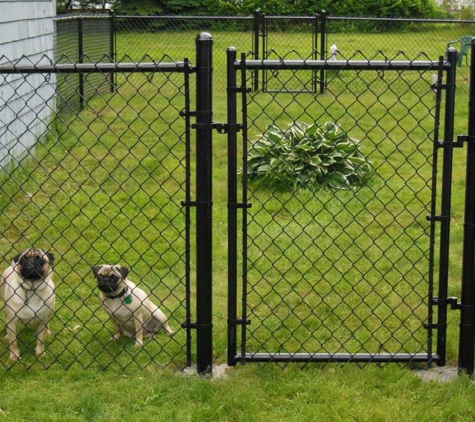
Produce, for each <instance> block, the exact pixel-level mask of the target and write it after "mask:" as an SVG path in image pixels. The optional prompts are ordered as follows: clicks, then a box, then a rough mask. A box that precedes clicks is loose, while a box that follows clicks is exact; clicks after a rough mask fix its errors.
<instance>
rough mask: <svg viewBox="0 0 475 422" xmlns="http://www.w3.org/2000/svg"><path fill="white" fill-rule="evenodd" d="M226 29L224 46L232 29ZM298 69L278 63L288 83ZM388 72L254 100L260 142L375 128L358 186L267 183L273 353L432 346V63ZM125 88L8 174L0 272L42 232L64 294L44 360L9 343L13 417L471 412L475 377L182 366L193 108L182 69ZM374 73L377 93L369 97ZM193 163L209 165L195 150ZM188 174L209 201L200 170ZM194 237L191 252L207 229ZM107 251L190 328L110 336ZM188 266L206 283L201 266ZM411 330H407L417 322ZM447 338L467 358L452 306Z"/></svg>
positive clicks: (265, 319) (222, 309) (7, 395)
mask: <svg viewBox="0 0 475 422" xmlns="http://www.w3.org/2000/svg"><path fill="white" fill-rule="evenodd" d="M188 35H190V38H189V40H188V44H187V45H189V48H190V53H189V54H187V55H185V56H184V57H186V56H188V55H191V54H193V40H194V38H195V37H196V34H188ZM175 38H176V40H175V41H176V42H178V43H179V42H183V41H180V40H179V37H178V36H177V37H175ZM235 38H236V39H240V38H239V37H235ZM169 39H170V38H169ZM215 39H216V44H219V42H220V41H219V37H218V36H217V35H216V36H215ZM170 48H171V47H170ZM215 49H216V50H217V51H216V54H215V61H216V62H218V63H221V62H222V61H223V60H224V54H223V50H222V48H220V47H219V45H215ZM215 73H216V80H217V81H218V80H220V78H222V79H221V80H224V76H223V74H222V73H221V71H219V67H218V66H216V68H215ZM297 75H298V74H297ZM285 77H286V76H284V75H282V74H278V75H276V76H275V78H274V82H275V81H277V82H278V81H279V80H283V79H285ZM367 78H370V79H367ZM373 78H374V75H372V76H364V75H360V76H358V77H357V78H356V80H354V81H353V82H349V81H351V80H352V79H353V77H352V76H351V75H347V74H340V75H334V76H331V78H330V83H329V89H328V92H327V93H326V94H324V95H322V96H317V97H314V96H312V95H308V94H301V95H298V96H296V97H294V96H293V95H290V94H272V93H268V94H256V95H253V96H252V97H250V99H249V106H250V111H251V113H250V119H251V120H250V126H249V129H250V137H251V138H252V137H253V136H256V135H257V134H258V133H260V132H262V131H263V130H264V129H265V125H266V124H267V123H269V122H271V121H272V122H275V123H278V124H281V125H282V126H285V125H286V124H287V123H289V122H290V121H291V120H292V119H294V118H299V119H303V120H306V121H311V119H315V120H326V119H328V120H336V121H338V122H339V124H341V125H342V127H344V128H345V129H348V130H349V131H350V134H351V136H353V137H355V138H358V139H361V140H362V142H363V150H364V151H365V153H367V154H368V156H369V158H370V160H371V161H372V163H373V165H374V167H375V170H376V172H375V176H374V177H373V178H372V180H371V181H370V182H369V184H368V185H367V186H366V187H365V188H363V189H361V190H359V191H357V192H338V193H336V194H333V193H331V192H328V191H321V192H319V194H318V196H317V197H315V196H314V195H311V194H309V193H306V192H299V193H298V194H297V195H295V196H293V195H289V194H275V193H273V192H269V191H267V190H265V189H256V188H254V187H252V188H251V190H250V198H249V199H250V201H251V202H252V203H253V208H251V210H250V231H249V236H250V237H249V238H250V240H251V242H250V249H249V256H250V261H249V262H250V274H249V275H250V282H251V287H252V288H251V292H250V298H249V301H248V305H249V308H248V311H249V314H250V316H251V319H252V324H251V326H250V327H249V330H250V332H251V333H252V335H251V342H250V344H249V347H250V348H251V351H256V350H258V349H259V348H260V347H264V349H266V350H269V351H271V352H275V351H282V350H285V351H289V352H295V351H300V348H301V346H302V344H303V345H304V348H305V350H306V351H310V352H315V351H319V350H322V348H323V350H327V351H329V352H336V351H339V349H338V347H342V348H343V349H344V350H346V351H351V352H355V351H361V348H362V347H363V348H368V351H386V350H387V349H389V348H392V347H396V348H397V347H398V345H400V344H401V341H402V342H403V343H404V345H405V346H404V347H409V348H410V350H407V351H409V352H413V351H417V350H414V349H413V348H418V347H425V340H426V336H427V332H426V331H425V330H422V329H421V324H422V322H423V321H425V320H426V318H427V306H426V301H427V295H428V285H427V271H428V263H427V254H428V227H429V226H428V222H427V220H425V217H426V213H427V211H428V210H427V204H428V203H429V200H430V191H429V187H430V182H431V177H432V174H431V167H430V164H431V162H432V161H431V160H432V155H431V148H432V146H431V144H430V142H428V141H427V139H428V138H429V134H430V133H431V130H432V126H431V124H432V125H433V113H434V108H433V107H434V97H433V94H432V93H431V91H430V89H428V84H429V83H430V75H426V74H424V75H419V74H418V75H415V76H414V75H412V76H407V77H406V76H405V77H404V78H407V79H405V82H403V83H402V85H401V86H400V87H399V88H400V89H401V93H399V91H396V92H393V93H392V92H389V91H388V90H387V87H388V86H392V87H395V86H397V84H398V82H396V80H395V79H392V78H394V77H393V76H391V75H385V79H384V80H383V79H379V78H374V79H373ZM294 81H295V78H294ZM119 83H120V86H119V90H118V94H117V95H110V96H106V97H103V98H95V99H94V100H93V101H91V102H90V103H89V104H88V107H87V108H86V109H85V110H84V111H83V112H82V113H81V114H80V115H79V116H78V118H75V119H71V120H68V121H63V122H61V121H59V122H56V124H55V127H51V134H50V136H49V139H48V140H47V141H46V142H45V143H44V144H42V145H38V148H37V149H36V151H35V155H34V156H31V157H28V158H27V159H25V160H24V161H23V162H22V163H21V166H19V167H18V168H17V169H16V170H14V171H12V172H10V173H9V174H7V175H5V176H4V178H3V179H2V195H1V196H0V206H1V210H2V211H1V218H2V226H3V227H4V236H3V237H2V258H3V266H6V265H8V262H9V260H10V259H11V256H12V255H13V253H14V252H16V251H17V250H21V249H22V248H23V247H26V246H29V245H30V244H38V245H39V246H41V247H45V248H46V249H51V250H53V252H55V253H56V254H57V256H58V262H57V266H56V274H57V275H56V281H57V286H58V288H57V295H58V307H57V312H56V313H55V317H54V319H53V322H52V328H53V331H54V335H53V336H52V337H50V338H49V339H48V342H49V344H48V348H47V355H46V356H45V357H44V358H42V359H41V360H40V361H39V362H38V361H37V360H36V359H35V358H34V356H33V349H34V344H33V343H34V336H33V334H32V333H31V332H28V330H25V331H24V332H23V333H22V334H21V336H22V339H23V341H22V346H21V348H22V350H24V363H23V364H18V365H15V366H13V367H12V366H11V364H10V363H9V362H8V359H7V354H6V350H4V351H3V352H2V353H3V354H2V357H1V360H2V364H3V365H4V366H5V367H6V368H9V370H5V371H2V375H1V377H2V387H1V388H2V389H3V394H2V398H1V399H0V409H1V410H0V417H5V418H6V420H18V421H20V420H26V419H33V420H61V421H63V420H65V421H67V420H125V419H127V420H137V421H143V420H157V419H159V420H203V421H204V420H230V421H231V420H243V421H248V420H262V421H266V420H296V421H297V420H309V421H310V420H328V421H332V420H363V421H364V420H368V421H371V420H401V421H403V420H404V421H407V420H433V419H435V418H437V419H441V420H445V419H447V420H448V419H450V420H470V418H471V417H473V413H474V406H473V404H472V403H473V400H474V398H475V397H474V392H473V388H472V384H471V381H470V380H468V379H467V378H466V377H460V378H459V379H458V380H455V381H452V382H449V383H438V382H436V381H435V382H430V383H426V382H423V381H421V380H420V379H419V378H418V377H416V375H415V374H414V373H413V372H411V371H409V370H408V369H409V368H401V367H399V366H397V365H386V366H384V367H383V368H380V367H378V366H375V365H374V366H373V365H369V366H365V367H363V368H360V367H359V366H357V365H352V364H350V365H346V366H335V365H326V366H325V365H307V366H305V367H304V368H301V367H299V366H297V365H295V366H294V365H289V366H287V367H286V368H285V369H282V368H281V367H276V366H274V365H272V364H269V365H265V366H262V365H250V364H249V365H247V366H245V367H240V366H238V367H236V368H235V369H232V370H230V371H229V372H228V376H227V378H225V379H215V380H214V381H209V380H203V379H200V378H199V377H186V376H183V375H182V374H180V373H178V372H177V371H178V370H179V369H182V368H183V367H184V366H185V365H186V351H185V332H184V330H183V329H180V324H181V323H182V322H183V321H184V318H185V289H186V286H185V280H184V277H185V263H184V251H185V247H186V242H185V238H184V227H185V226H184V213H183V208H182V207H181V205H180V202H181V201H182V200H184V199H185V198H184V183H185V181H186V172H185V169H184V160H185V158H186V154H187V152H186V145H185V136H184V131H185V128H184V121H183V119H182V118H181V117H180V116H179V111H180V110H182V109H183V108H184V104H183V98H182V96H181V84H182V82H181V77H180V75H173V76H170V75H154V76H153V78H151V77H150V78H148V79H147V78H145V77H143V76H139V75H133V76H132V75H127V76H122V77H121V78H119ZM368 83H369V85H370V86H371V88H372V90H371V92H367V91H365V86H367V85H368ZM348 86H349V90H346V91H345V90H344V89H343V88H344V87H348ZM408 87H410V88H408ZM216 91H217V94H216V97H215V98H214V109H215V121H225V117H226V115H225V108H226V107H225V104H226V103H225V93H224V91H225V90H224V89H222V90H220V89H216ZM407 91H410V93H411V95H409V94H407ZM383 94H384V95H383ZM355 98H358V101H355ZM295 100H296V101H295ZM400 100H401V101H400ZM192 101H194V98H192ZM401 103H403V105H401ZM461 104H462V105H461ZM464 104H466V101H465V99H464V97H463V96H462V97H461V98H459V101H458V109H459V110H460V112H459V113H457V117H456V125H457V130H456V133H457V132H458V133H462V131H464V130H465V127H466V120H467V113H466V110H465V106H464ZM394 122H396V123H394ZM214 139H215V141H214V168H213V171H214V173H213V174H214V184H213V195H214V198H213V199H214V205H213V208H214V212H213V218H214V220H213V232H214V239H213V241H214V263H213V268H214V276H213V280H214V298H213V307H214V321H213V322H214V357H215V365H219V364H221V363H224V362H225V361H226V338H227V334H226V325H227V324H226V318H227V308H226V303H227V261H226V260H227V254H226V247H227V239H226V231H227V223H226V218H227V207H226V203H227V197H226V195H227V191H226V189H227V184H226V170H227V168H226V160H227V157H226V147H225V146H226V138H225V136H223V135H218V134H215V138H214ZM78 140H79V142H78ZM192 145H193V144H192ZM193 148H194V145H193ZM463 157H464V151H463V150H462V151H456V152H455V166H454V210H453V226H452V255H451V258H452V260H451V288H450V295H459V294H460V287H459V286H460V283H459V280H460V274H461V270H460V258H459V256H460V251H461V243H462V234H461V233H462V222H463V196H464V174H465V172H464V159H463ZM191 159H192V160H191V161H192V172H193V171H194V170H193V167H194V153H192V156H191ZM408 175H410V177H409V176H408ZM190 182H191V185H192V196H193V194H194V191H195V190H194V179H192V180H191V181H190ZM192 199H193V198H192ZM395 219H396V224H395ZM399 233H401V234H399ZM192 235H193V233H192ZM315 239H318V242H315ZM395 240H396V241H395ZM191 242H192V245H191V246H192V250H194V249H193V248H194V247H195V239H194V237H193V236H192V238H191ZM106 261H116V262H122V263H124V264H127V265H129V266H130V267H131V268H132V274H131V279H132V280H133V281H137V282H138V281H140V283H142V287H143V288H144V289H145V290H147V291H149V292H152V294H153V295H154V298H155V300H156V302H157V303H158V304H159V305H160V306H161V307H162V309H164V310H165V311H166V312H167V314H168V315H170V318H171V325H172V327H173V328H174V329H176V330H177V331H178V333H177V335H176V336H175V337H173V338H172V339H169V338H168V337H167V336H165V335H164V334H159V335H158V336H157V337H156V338H155V339H154V340H153V341H150V342H148V343H147V344H146V345H145V347H144V348H143V349H142V350H136V349H135V348H134V347H133V344H132V343H131V342H130V341H126V340H123V341H120V342H119V343H118V344H116V343H111V342H109V338H110V335H111V333H110V329H111V326H110V324H109V323H108V322H107V317H106V315H105V314H104V313H103V311H102V310H101V309H100V301H99V299H98V297H97V289H95V288H94V280H93V278H92V274H91V271H90V267H91V266H92V265H94V264H96V263H100V262H106ZM355 263H356V264H355ZM375 263H376V264H375ZM191 275H192V279H194V262H192V272H191ZM263 280H264V282H263ZM192 281H193V282H194V280H192ZM192 291H193V296H192V304H194V300H195V292H194V289H192ZM322 298H323V300H322ZM374 304H379V307H378V308H377V309H376V311H374V310H372V308H371V306H373V305H374ZM289 310H293V312H290V313H289ZM292 313H293V315H292ZM391 315H392V316H391ZM407 315H409V316H410V319H413V320H412V321H410V320H408V319H407V318H406V316H407ZM370 316H371V317H370ZM375 317H377V318H375ZM388 318H389V320H388ZM381 321H384V324H387V323H388V322H389V324H388V326H389V327H390V329H394V330H395V332H396V333H397V335H396V337H398V336H400V337H401V338H396V339H394V336H391V335H388V333H390V331H387V330H388V328H385V327H386V325H381ZM402 321H403V322H404V323H403V322H402ZM398 327H403V329H404V330H406V328H407V327H409V330H408V331H406V332H405V334H401V333H402V331H400V330H398ZM263 333H264V334H263ZM393 343H394V344H393ZM381 345H382V346H383V347H382V348H381V349H379V350H375V349H374V348H375V347H379V346H381ZM448 345H449V348H448V359H449V363H450V364H451V365H454V364H455V363H456V360H457V347H458V337H457V314H456V313H451V314H450V325H449V334H448ZM279 347H280V348H281V349H278V348H279ZM193 354H195V350H194V349H193ZM157 364H158V365H157ZM25 367H26V368H30V370H29V371H25ZM43 367H48V369H47V370H43ZM64 367H66V368H69V369H68V370H67V371H65V370H64Z"/></svg>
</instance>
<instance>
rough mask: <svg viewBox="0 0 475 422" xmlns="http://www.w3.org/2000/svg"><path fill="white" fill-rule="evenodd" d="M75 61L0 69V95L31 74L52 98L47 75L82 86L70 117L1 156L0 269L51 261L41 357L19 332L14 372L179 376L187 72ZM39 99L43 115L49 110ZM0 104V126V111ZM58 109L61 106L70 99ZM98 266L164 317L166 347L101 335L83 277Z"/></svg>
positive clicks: (185, 267) (99, 317) (185, 308)
mask: <svg viewBox="0 0 475 422" xmlns="http://www.w3.org/2000/svg"><path fill="white" fill-rule="evenodd" d="M68 61H70V62H71V63H65V62H68ZM76 61H77V57H72V58H70V59H69V60H66V57H64V60H61V62H60V63H53V64H45V63H44V62H41V63H38V64H32V63H26V64H25V63H20V64H19V63H7V64H2V65H1V66H0V79H1V81H2V86H3V87H8V86H9V83H10V79H9V77H10V76H11V75H15V76H16V77H21V78H23V80H24V83H25V84H28V81H29V79H30V78H31V77H33V76H34V77H36V78H42V79H43V84H44V85H50V90H46V91H45V90H42V91H38V92H37V95H38V96H41V95H44V92H51V95H52V96H56V95H60V92H58V87H57V86H56V85H55V84H54V80H55V78H53V77H52V76H53V75H58V77H61V78H62V81H63V85H62V86H64V85H68V86H76V84H77V80H78V79H79V78H82V80H83V83H84V89H85V92H90V93H91V95H90V96H89V98H88V101H87V102H85V103H84V104H83V107H82V110H81V111H79V112H78V114H77V115H75V116H71V117H69V116H65V115H64V114H63V113H59V114H57V118H56V119H55V120H54V121H49V122H47V123H48V131H47V133H46V134H45V136H44V138H43V139H39V140H38V141H37V143H36V144H35V145H34V147H33V148H31V149H30V150H29V151H28V154H26V155H25V156H24V157H22V158H21V159H18V157H13V159H14V160H17V165H16V166H15V167H14V168H12V169H11V170H10V171H6V170H4V171H2V173H1V175H0V226H1V228H2V236H1V240H0V244H1V251H2V253H1V259H0V261H1V264H2V265H1V266H2V268H3V269H6V268H7V267H8V265H10V263H11V261H12V258H13V256H15V255H17V254H18V253H19V252H21V251H23V250H24V249H26V248H29V247H31V246H32V245H34V246H35V247H38V248H43V249H45V250H47V251H49V252H52V253H54V254H55V255H56V262H55V266H54V276H53V280H54V283H55V285H56V296H57V305H56V309H55V312H54V316H53V319H52V322H51V331H52V335H51V336H49V337H48V339H47V345H46V355H45V356H44V357H42V358H41V359H36V357H35V355H34V348H35V338H34V335H32V333H31V331H30V330H28V329H23V328H22V329H21V330H20V333H19V347H20V351H21V353H22V360H21V361H19V365H22V366H24V367H27V368H29V367H31V366H35V365H39V366H43V367H45V368H48V367H51V366H55V365H60V366H62V367H65V368H67V367H70V366H71V365H80V366H81V367H84V368H88V367H100V368H107V367H109V366H114V365H118V366H120V367H122V368H125V367H128V366H139V367H141V368H144V367H147V366H150V365H160V366H168V365H175V366H178V367H185V366H189V365H190V364H191V360H192V356H191V348H190V347H191V343H192V341H191V331H190V330H191V328H192V324H191V317H192V308H194V306H192V304H191V293H190V291H191V290H190V289H191V284H190V283H191V282H190V265H191V264H190V260H191V259H192V258H191V253H192V249H191V248H192V246H191V244H192V243H195V242H192V241H191V236H192V234H193V231H192V229H191V228H190V227H191V221H192V220H193V216H192V215H191V208H190V207H191V205H190V201H191V198H190V192H191V189H192V187H193V186H194V183H193V182H192V181H191V179H190V177H191V175H190V165H191V164H190V162H191V159H192V157H193V155H192V153H191V146H190V137H191V132H190V130H191V125H190V116H191V114H190V113H189V107H190V97H189V96H190V89H189V81H190V76H191V75H192V74H193V73H194V68H192V67H191V66H190V64H189V62H188V61H184V62H160V63H151V62H148V63H77V62H76ZM111 74H115V75H117V76H118V80H119V86H118V87H117V90H116V91H115V92H114V93H113V94H110V93H108V94H107V95H104V92H103V91H102V90H101V87H102V85H99V86H98V85H96V84H95V82H94V81H96V80H97V79H95V77H97V78H98V79H101V78H103V77H104V76H105V75H107V76H108V75H111ZM132 75H133V78H131V76H132ZM20 86H21V85H20ZM16 87H17V85H12V86H11V88H12V89H17V88H16ZM60 89H61V88H60ZM2 92H6V90H5V89H4V90H2ZM19 98H22V97H21V95H19ZM40 99H41V100H43V102H44V103H45V104H46V105H49V104H52V103H54V101H50V99H48V98H43V97H40ZM2 100H4V101H3V103H2V107H1V109H0V118H2V116H3V115H4V114H5V113H8V110H9V108H10V104H9V103H8V101H5V100H6V99H5V98H2ZM64 100H65V101H66V102H65V103H64V105H66V104H68V105H69V103H68V101H69V100H70V99H69V98H65V99H64ZM22 101H23V108H24V109H28V108H30V107H33V106H34V104H36V101H35V99H34V98H31V97H30V98H23V99H22ZM73 103H74V101H73ZM71 109H75V108H74V107H73V105H71ZM54 111H56V110H54ZM17 118H18V119H21V118H22V115H21V114H18V115H17ZM199 186H200V185H199V184H198V190H199V189H200V187H199ZM103 263H107V264H117V263H119V264H122V265H125V266H129V267H130V268H131V273H130V276H129V278H130V279H131V280H132V281H133V282H135V283H136V284H137V285H138V286H139V287H141V288H142V289H143V290H145V291H146V292H147V293H149V294H150V298H151V300H152V301H153V302H154V303H155V304H157V305H158V306H159V307H160V308H161V309H162V310H163V312H164V313H165V314H166V315H167V316H168V318H169V322H170V326H171V327H172V329H173V330H174V331H176V334H175V335H174V336H173V337H168V336H167V335H166V334H164V333H162V332H160V333H159V334H158V335H156V336H155V337H154V339H153V340H150V341H148V342H146V345H145V346H144V347H143V348H136V347H134V343H133V342H131V341H130V339H120V340H119V341H117V342H115V341H111V336H112V333H113V327H112V324H111V323H110V321H109V318H108V316H107V315H106V313H105V312H104V311H103V310H102V309H101V301H100V299H99V291H98V289H97V287H96V281H95V279H94V277H93V274H92V270H91V268H92V266H93V265H97V264H103ZM2 271H3V270H2ZM2 319H3V313H2ZM182 324H183V327H184V329H181V325H182ZM0 365H1V366H3V367H4V368H10V367H11V366H12V365H13V362H11V361H10V360H9V353H8V351H7V348H6V347H2V348H1V350H0Z"/></svg>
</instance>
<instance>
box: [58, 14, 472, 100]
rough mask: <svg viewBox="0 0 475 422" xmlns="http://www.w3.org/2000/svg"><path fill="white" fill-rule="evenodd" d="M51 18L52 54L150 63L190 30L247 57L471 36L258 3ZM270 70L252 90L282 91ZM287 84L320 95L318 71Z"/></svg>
mask: <svg viewBox="0 0 475 422" xmlns="http://www.w3.org/2000/svg"><path fill="white" fill-rule="evenodd" d="M56 24H57V41H56V42H57V57H60V56H61V54H63V53H66V54H67V55H68V57H70V58H72V57H78V60H83V59H84V60H86V61H99V59H100V58H101V57H103V56H107V57H109V58H113V59H114V61H127V60H129V61H133V62H137V61H140V60H142V58H143V57H144V56H145V55H146V56H148V57H149V58H150V59H152V60H156V61H164V60H167V56H170V57H193V52H192V51H191V50H190V48H189V44H188V43H187V42H186V40H187V39H188V38H189V37H190V36H192V35H193V34H194V33H196V32H198V31H212V32H213V35H214V39H215V44H216V45H215V47H216V51H224V50H225V49H226V48H227V47H229V46H233V47H235V48H237V49H238V50H239V51H245V52H247V53H251V54H252V55H253V57H254V59H264V60H275V59H287V60H289V59H301V60H305V59H309V60H314V59H317V58H318V59H322V60H324V59H328V60H333V59H338V58H340V59H345V60H360V59H363V60H370V59H374V60H385V59H387V58H392V59H395V58H397V57H398V54H399V53H402V56H400V58H401V57H404V56H405V57H416V56H417V55H418V54H419V53H424V54H425V55H426V56H427V57H430V58H431V59H432V60H437V59H438V57H439V56H440V55H442V54H445V51H446V50H447V46H448V43H449V42H451V41H456V40H458V39H460V38H461V37H463V36H464V35H470V34H472V33H473V29H474V28H475V27H474V25H475V23H474V22H473V21H458V20H436V19H431V20H428V19H383V18H366V17H360V18H352V17H341V16H330V15H328V14H327V13H326V12H325V11H322V12H321V13H319V14H315V15H313V16H273V15H267V14H266V13H264V12H263V11H261V10H259V9H258V10H256V11H255V12H254V14H253V15H252V16H126V15H116V14H114V13H112V12H111V13H110V14H107V15H100V14H95V15H92V16H91V15H79V16H78V15H71V16H64V17H60V18H58V19H57V20H56ZM97 40H99V42H98V41H97ZM454 46H455V47H456V48H458V50H460V46H458V47H457V44H454ZM466 60H468V55H467V57H465V58H464V61H463V63H464V65H463V66H462V67H461V69H460V70H459V72H458V78H459V83H460V89H459V92H463V93H464V94H466V93H467V92H466V90H465V86H466V84H465V83H463V82H464V81H465V80H466V79H467V77H468V73H467V72H468V66H466V65H465V63H466ZM111 61H112V59H111ZM224 63H225V60H224V59H223V60H222V61H221V60H220V61H217V62H216V63H215V69H214V74H215V78H214V79H215V85H217V86H221V87H224V86H225V84H226V69H225V65H224ZM105 76H107V75H104V76H103V78H102V79H101V80H100V81H99V82H98V83H99V84H102V85H103V89H104V92H106V91H107V90H108V89H112V88H113V81H111V80H110V79H111V78H110V77H109V78H108V79H105V78H104V77H105ZM274 76H275V75H274V74H273V72H271V71H269V70H267V69H261V70H259V71H257V70H256V71H254V73H253V85H252V88H253V90H254V91H258V90H263V91H267V90H270V91H275V90H282V89H283V88H282V86H281V82H280V78H278V77H277V78H276V77H274ZM290 82H291V81H290V79H289V80H288V81H286V83H285V85H286V90H290V91H292V92H298V91H302V92H310V93H323V92H324V91H325V87H326V75H325V69H320V70H319V71H318V72H315V71H314V72H309V73H308V76H307V75H306V76H305V78H302V76H299V77H298V78H296V79H295V80H294V81H293V82H292V83H290ZM96 85H97V83H96ZM86 86H87V85H86ZM60 92H64V93H63V94H62V95H61V97H64V98H65V100H70V102H71V104H74V103H77V107H80V104H78V103H79V102H80V101H82V100H81V98H83V96H81V92H82V91H81V86H80V81H78V82H77V83H75V84H71V81H69V84H68V85H67V86H64V87H63V88H61V91H60ZM78 93H79V95H78ZM75 96H76V98H75ZM86 96H87V93H86ZM66 102H67V101H66Z"/></svg>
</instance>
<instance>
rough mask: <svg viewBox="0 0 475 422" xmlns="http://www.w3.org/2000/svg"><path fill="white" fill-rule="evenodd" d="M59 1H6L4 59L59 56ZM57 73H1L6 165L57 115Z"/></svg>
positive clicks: (0, 58)
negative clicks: (56, 22)
mask: <svg viewBox="0 0 475 422" xmlns="http://www.w3.org/2000/svg"><path fill="white" fill-rule="evenodd" d="M55 15H56V2H55V1H54V0H50V1H45V0H43V1H12V0H10V1H4V0H0V64H1V63H5V62H7V61H11V62H18V61H20V62H22V61H25V60H27V61H29V62H33V63H42V62H48V63H49V62H50V61H51V60H53V58H54V50H53V46H54V27H53V18H54V17H55ZM54 85H55V80H54V78H50V79H48V80H46V79H45V76H44V75H28V76H20V75H8V76H6V75H2V76H0V167H5V166H7V165H8V164H10V163H11V162H12V161H15V159H19V158H20V157H21V156H22V154H23V153H24V152H25V151H27V150H29V149H31V147H32V146H34V144H35V142H36V141H37V140H38V139H41V138H42V137H43V136H44V134H45V133H46V127H47V124H48V122H49V120H50V119H51V118H52V116H53V114H54V110H55V108H54V105H55V104H54V103H55V100H54Z"/></svg>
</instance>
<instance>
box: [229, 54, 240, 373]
mask: <svg viewBox="0 0 475 422" xmlns="http://www.w3.org/2000/svg"><path fill="white" fill-rule="evenodd" d="M236 57H237V50H236V48H234V47H231V48H228V50H227V59H228V60H227V86H228V104H227V105H228V365H229V366H234V365H236V362H235V356H236V350H237V345H236V328H237V324H236V320H237V171H238V170H237V130H236V129H237V126H236V125H237V98H236V97H237V93H236V92H237V87H236V71H235V69H234V62H235V61H236Z"/></svg>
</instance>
